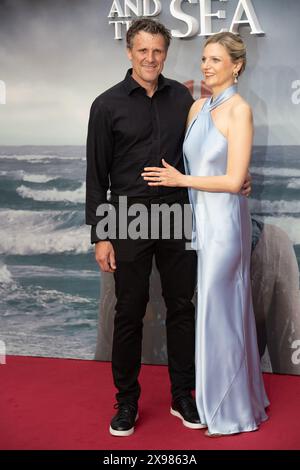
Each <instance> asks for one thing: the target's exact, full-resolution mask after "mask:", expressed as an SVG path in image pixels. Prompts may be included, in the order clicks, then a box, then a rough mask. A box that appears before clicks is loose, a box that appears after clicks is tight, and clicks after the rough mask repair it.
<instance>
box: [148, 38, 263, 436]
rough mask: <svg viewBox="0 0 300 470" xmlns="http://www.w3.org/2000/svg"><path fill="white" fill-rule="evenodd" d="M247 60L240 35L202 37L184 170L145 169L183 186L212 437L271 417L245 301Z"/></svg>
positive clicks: (200, 403)
mask: <svg viewBox="0 0 300 470" xmlns="http://www.w3.org/2000/svg"><path fill="white" fill-rule="evenodd" d="M245 64H246V51H245V46H244V44H243V42H242V40H241V39H240V38H239V37H238V36H236V35H234V34H232V33H228V32H226V33H218V34H216V35H214V36H211V37H210V38H209V39H208V40H207V41H206V43H205V46H204V54H203V58H202V72H203V74H204V76H205V81H206V84H207V86H209V87H210V88H211V90H212V93H213V95H212V97H211V98H210V99H200V100H198V101H196V102H195V103H194V105H193V106H192V108H191V111H190V114H189V118H188V128H187V132H186V138H185V142H184V154H185V163H186V175H183V174H181V173H180V172H178V171H177V170H176V169H175V168H173V167H171V166H170V165H168V164H167V163H166V162H165V161H164V160H163V166H164V168H153V167H152V168H146V169H145V173H143V174H142V175H143V177H144V179H145V180H146V181H148V184H149V185H150V186H181V187H187V188H189V194H190V201H191V204H192V208H193V214H194V237H193V247H194V248H196V250H197V252H198V297H199V299H198V305H197V325H196V338H197V339H196V402H197V407H198V411H199V415H200V419H201V422H202V423H205V424H207V427H208V430H207V431H206V434H207V435H208V436H216V435H228V434H236V433H239V432H245V431H254V430H256V429H257V428H258V427H259V425H260V423H261V422H262V421H264V420H266V419H267V415H266V413H265V407H266V406H268V404H269V402H268V399H267V397H266V393H265V390H264V385H263V379H262V374H261V369H260V360H259V353H258V347H257V338H256V330H255V321H254V314H253V307H252V298H251V284H250V254H251V221H250V215H249V211H248V201H247V198H246V197H244V196H242V195H241V194H239V191H240V188H241V186H242V184H243V181H244V180H245V176H246V174H247V171H248V167H249V164H250V157H251V146H252V134H253V126H252V113H251V108H250V107H249V105H248V104H247V103H246V102H245V101H244V100H243V98H242V97H241V96H240V95H238V93H237V85H236V83H237V78H238V76H239V75H240V74H241V73H242V72H243V70H244V68H245Z"/></svg>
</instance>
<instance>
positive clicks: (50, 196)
mask: <svg viewBox="0 0 300 470" xmlns="http://www.w3.org/2000/svg"><path fill="white" fill-rule="evenodd" d="M16 191H17V193H18V194H19V195H20V196H21V197H22V198H23V199H26V198H27V199H33V200H34V201H43V202H45V201H47V202H73V203H75V204H78V203H81V204H84V202H85V191H86V189H85V183H82V185H81V186H80V187H79V188H77V189H75V190H73V191H70V190H68V191H60V190H58V189H56V188H53V189H46V190H40V189H32V188H29V187H27V186H24V185H22V186H19V187H18V188H17V189H16Z"/></svg>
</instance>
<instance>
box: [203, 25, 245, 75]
mask: <svg viewBox="0 0 300 470" xmlns="http://www.w3.org/2000/svg"><path fill="white" fill-rule="evenodd" d="M214 43H219V44H221V45H222V46H223V47H225V49H226V51H227V52H228V54H229V55H230V57H231V60H232V62H233V63H236V62H240V61H241V62H242V66H241V68H240V70H239V72H238V75H241V73H243V71H244V70H245V67H246V62H247V58H246V46H245V44H244V42H243V40H242V39H241V38H240V37H239V36H237V35H236V34H233V33H229V32H224V33H217V34H213V35H212V36H210V37H209V38H208V39H207V40H206V42H205V44H204V47H206V46H207V45H208V44H214Z"/></svg>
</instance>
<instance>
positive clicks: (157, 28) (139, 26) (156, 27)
mask: <svg viewBox="0 0 300 470" xmlns="http://www.w3.org/2000/svg"><path fill="white" fill-rule="evenodd" d="M140 31H145V33H149V34H161V35H162V36H163V37H164V40H165V44H166V49H167V50H168V48H169V45H170V42H171V39H172V36H171V32H170V30H169V29H168V28H166V27H165V26H164V25H163V24H162V23H159V22H158V21H154V20H151V19H150V18H139V19H137V20H134V21H133V22H132V24H131V26H130V28H129V29H128V31H127V35H126V41H127V48H128V49H131V48H132V45H133V39H134V37H135V36H136V34H138V33H139V32H140Z"/></svg>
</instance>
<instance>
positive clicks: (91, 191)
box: [85, 99, 113, 243]
mask: <svg viewBox="0 0 300 470" xmlns="http://www.w3.org/2000/svg"><path fill="white" fill-rule="evenodd" d="M86 150H87V151H86V158H87V169H86V213H85V214H86V224H87V225H91V226H92V230H91V241H92V243H95V242H97V241H99V238H98V236H97V234H96V225H97V223H98V222H99V220H100V219H101V218H100V217H99V216H96V211H97V207H98V206H99V205H100V204H103V203H106V202H107V198H106V194H107V190H108V187H109V173H110V168H111V164H112V156H113V135H112V123H111V116H110V113H109V110H108V109H106V108H105V106H104V105H103V104H102V103H101V102H99V99H96V100H95V101H94V103H93V105H92V107H91V112H90V119H89V125H88V135H87V147H86Z"/></svg>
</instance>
